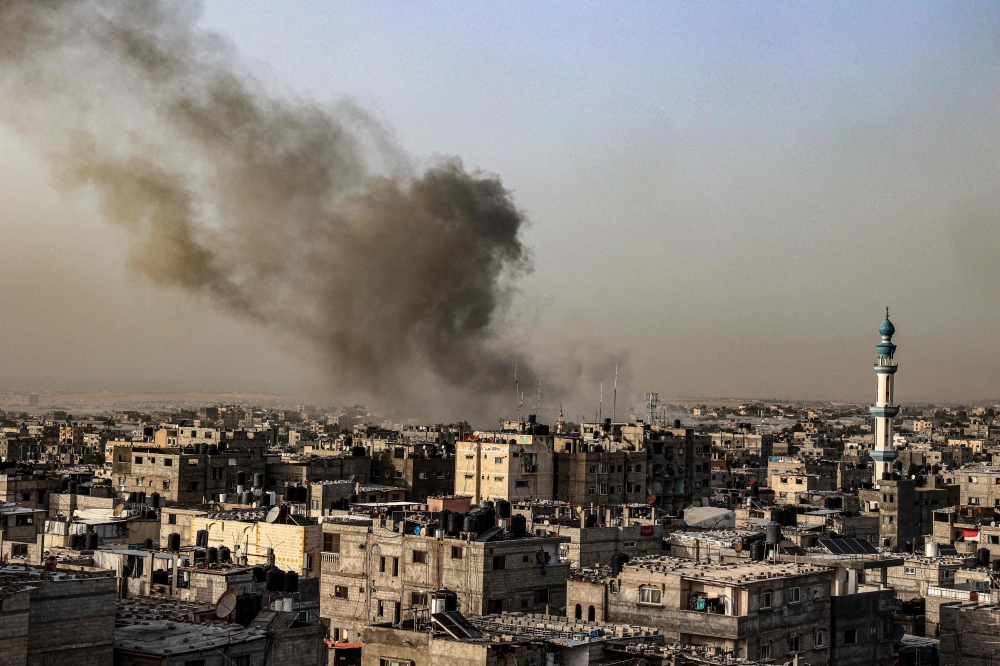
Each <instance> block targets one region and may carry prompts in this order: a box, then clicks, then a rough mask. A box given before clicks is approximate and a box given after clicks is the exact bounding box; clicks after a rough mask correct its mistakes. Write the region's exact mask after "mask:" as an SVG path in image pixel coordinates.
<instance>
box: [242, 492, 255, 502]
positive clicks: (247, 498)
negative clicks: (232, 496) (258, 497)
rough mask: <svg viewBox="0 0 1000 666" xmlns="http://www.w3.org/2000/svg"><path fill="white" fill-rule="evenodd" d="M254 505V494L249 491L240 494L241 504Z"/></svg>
mask: <svg viewBox="0 0 1000 666" xmlns="http://www.w3.org/2000/svg"><path fill="white" fill-rule="evenodd" d="M251 503H253V492H252V491H249V490H244V491H243V492H242V493H240V504H251Z"/></svg>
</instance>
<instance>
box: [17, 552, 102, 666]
mask: <svg viewBox="0 0 1000 666" xmlns="http://www.w3.org/2000/svg"><path fill="white" fill-rule="evenodd" d="M32 587H33V589H32V590H31V605H30V609H29V624H28V647H27V662H26V663H27V666H106V665H107V664H109V663H111V660H112V656H113V647H114V640H115V601H116V597H115V588H116V579H115V577H114V575H113V574H112V573H111V572H108V575H106V576H92V577H90V576H88V577H81V578H66V579H58V580H39V581H32Z"/></svg>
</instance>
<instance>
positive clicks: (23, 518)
mask: <svg viewBox="0 0 1000 666" xmlns="http://www.w3.org/2000/svg"><path fill="white" fill-rule="evenodd" d="M34 524H35V518H34V516H32V515H31V514H27V515H19V516H15V517H14V525H16V526H18V527H19V526H21V525H34Z"/></svg>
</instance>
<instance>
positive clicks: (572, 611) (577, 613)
mask: <svg viewBox="0 0 1000 666" xmlns="http://www.w3.org/2000/svg"><path fill="white" fill-rule="evenodd" d="M566 600H567V603H566V616H567V617H570V618H573V619H576V620H597V621H598V622H607V621H608V584H607V581H606V580H600V579H594V580H588V579H586V578H580V579H579V580H578V579H577V577H575V576H574V577H573V578H570V579H569V580H568V581H566ZM570 600H572V601H570Z"/></svg>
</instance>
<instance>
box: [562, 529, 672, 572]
mask: <svg viewBox="0 0 1000 666" xmlns="http://www.w3.org/2000/svg"><path fill="white" fill-rule="evenodd" d="M644 532H646V533H647V534H646V535H645V536H643V533H644ZM559 534H560V536H567V537H569V538H570V542H569V544H567V546H566V559H567V560H568V561H569V563H570V565H571V566H573V567H602V566H604V565H610V564H611V556H612V555H614V554H615V553H624V554H625V555H628V556H629V558H636V557H645V556H646V555H662V554H663V526H662V525H634V526H629V527H583V528H580V527H560V529H559Z"/></svg>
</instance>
